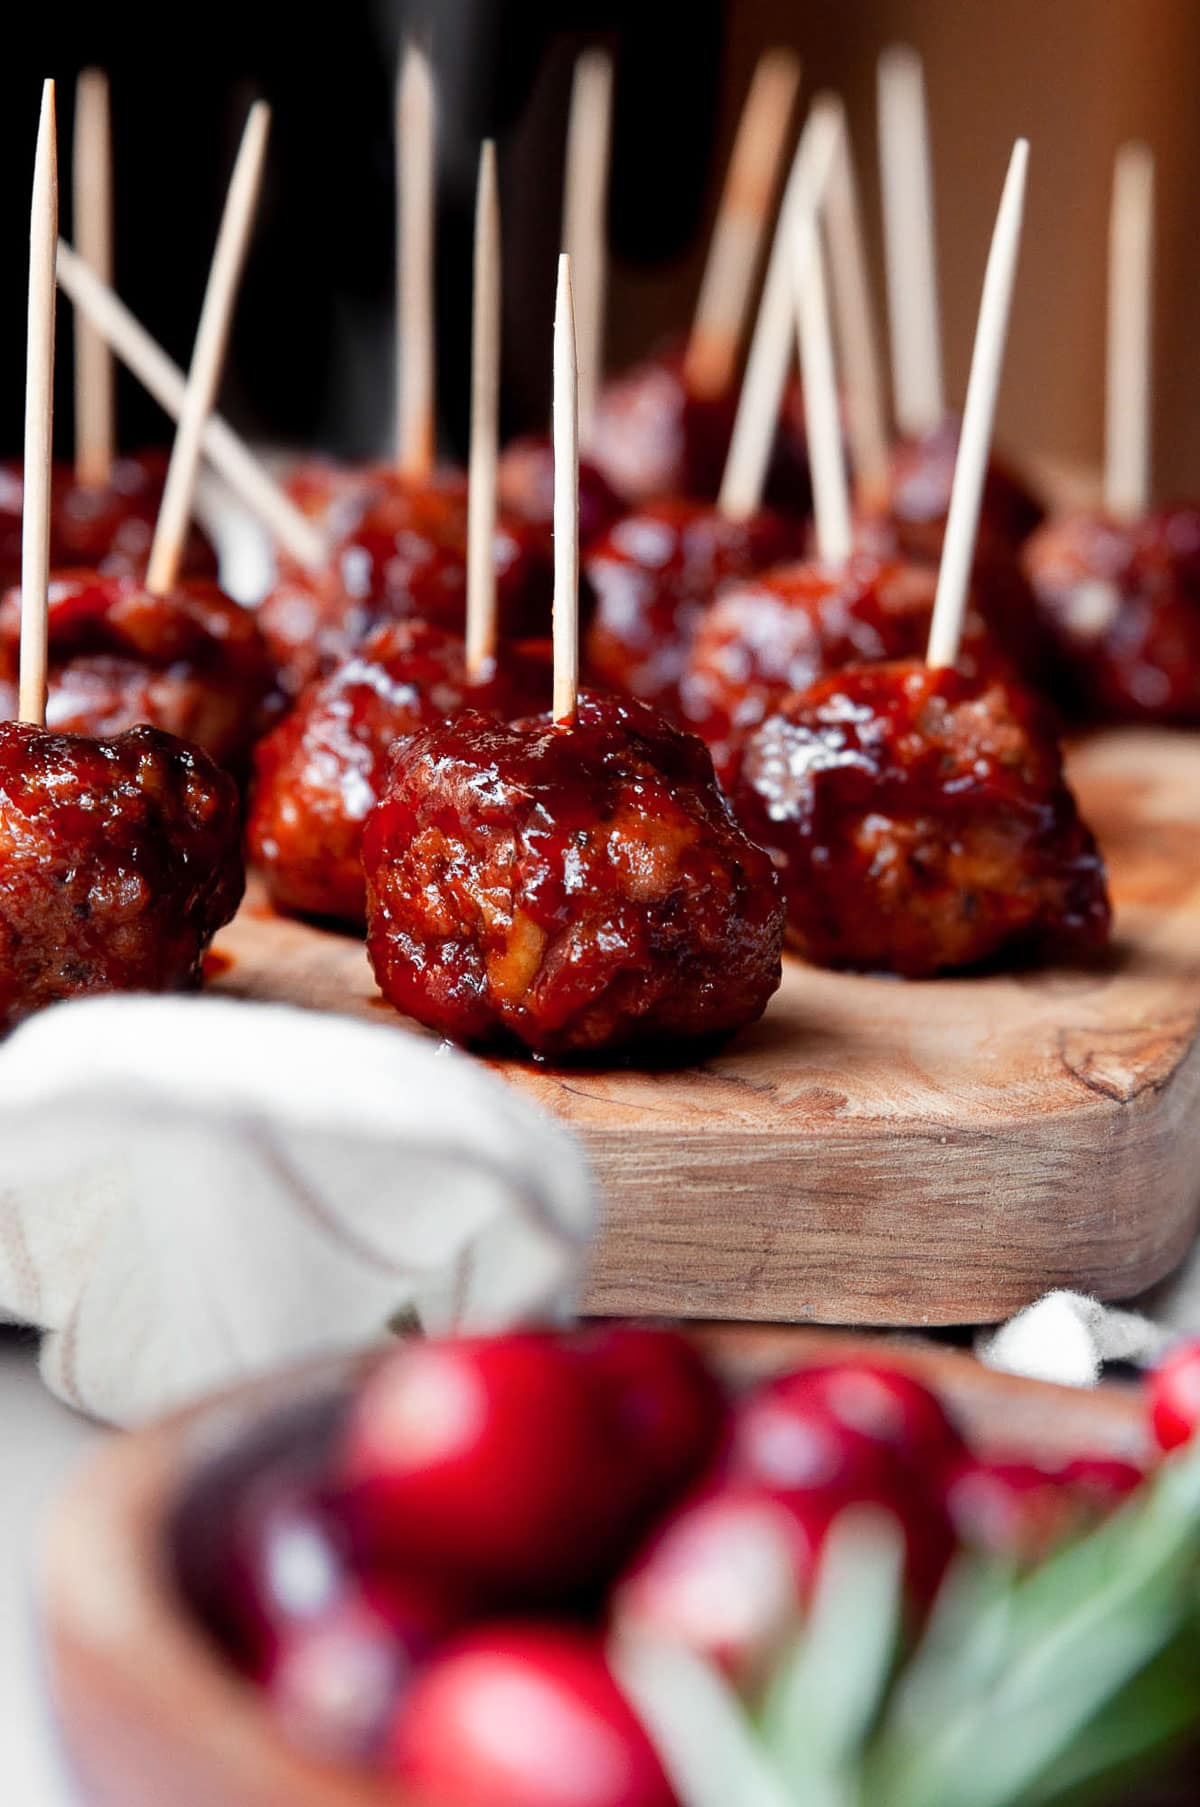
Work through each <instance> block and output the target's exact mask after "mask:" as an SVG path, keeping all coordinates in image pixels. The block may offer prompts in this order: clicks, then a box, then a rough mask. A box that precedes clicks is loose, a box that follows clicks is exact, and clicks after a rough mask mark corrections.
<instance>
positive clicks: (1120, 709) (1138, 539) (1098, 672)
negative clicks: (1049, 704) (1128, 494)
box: [1025, 507, 1200, 725]
mask: <svg viewBox="0 0 1200 1807" xmlns="http://www.w3.org/2000/svg"><path fill="white" fill-rule="evenodd" d="M1025 567H1026V571H1027V573H1028V576H1029V579H1030V582H1031V584H1032V586H1033V592H1034V595H1035V597H1036V600H1037V606H1038V609H1039V612H1040V614H1041V618H1042V621H1043V622H1044V623H1045V626H1046V628H1047V629H1048V631H1049V633H1050V635H1051V636H1052V638H1053V640H1054V644H1055V647H1056V649H1057V653H1058V658H1059V662H1060V665H1061V670H1062V683H1063V689H1064V692H1065V694H1066V697H1067V701H1068V705H1069V706H1070V707H1071V708H1072V709H1073V710H1074V711H1075V712H1077V713H1078V714H1079V715H1081V716H1084V717H1087V718H1091V719H1099V720H1107V721H1147V722H1178V723H1186V724H1192V725H1194V724H1196V723H1200V508H1190V507H1174V508H1163V509H1157V510H1155V511H1154V512H1153V513H1151V514H1149V515H1146V516H1143V517H1142V519H1140V520H1137V521H1133V522H1131V523H1129V524H1124V523H1120V522H1117V521H1114V520H1111V519H1109V518H1108V517H1106V516H1104V515H1100V514H1083V515H1072V516H1068V517H1067V518H1066V519H1063V520H1060V521H1052V522H1050V524H1049V525H1048V526H1046V527H1043V528H1042V529H1041V531H1040V532H1039V533H1037V534H1035V536H1034V538H1033V539H1032V540H1031V541H1030V542H1029V544H1028V546H1027V547H1026V559H1025Z"/></svg>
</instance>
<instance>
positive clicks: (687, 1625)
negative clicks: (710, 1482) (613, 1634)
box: [613, 1485, 834, 1683]
mask: <svg viewBox="0 0 1200 1807" xmlns="http://www.w3.org/2000/svg"><path fill="white" fill-rule="evenodd" d="M833 1516H834V1514H833V1511H832V1509H831V1506H830V1504H829V1502H828V1501H827V1500H824V1499H821V1498H819V1497H818V1496H816V1495H809V1496H804V1495H795V1494H792V1495H786V1494H779V1493H773V1492H770V1491H769V1490H768V1489H766V1488H762V1487H750V1486H742V1487H739V1486H736V1485H734V1486H732V1487H723V1488H721V1489H720V1490H719V1491H717V1492H715V1493H711V1494H708V1495H705V1496H703V1497H701V1498H700V1499H697V1500H694V1501H693V1502H692V1503H691V1504H690V1505H687V1506H684V1507H683V1508H682V1509H681V1510H680V1511H679V1512H677V1513H675V1514H674V1515H673V1516H672V1517H671V1518H669V1519H668V1520H667V1522H666V1524H665V1525H664V1526H663V1527H662V1529H661V1531H659V1532H658V1534H657V1535H656V1536H655V1537H654V1538H653V1540H652V1541H651V1543H650V1545H649V1547H648V1548H647V1549H646V1550H645V1551H644V1552H643V1554H642V1555H641V1556H640V1557H639V1559H638V1561H637V1562H636V1563H635V1564H634V1566H633V1567H632V1568H631V1569H630V1570H629V1572H628V1574H627V1575H626V1576H625V1578H624V1580H623V1581H621V1582H620V1583H619V1584H618V1587H617V1591H616V1594H615V1596H614V1602H613V1610H614V1613H615V1615H616V1618H617V1620H618V1621H619V1622H620V1623H621V1624H622V1625H628V1626H634V1627H637V1628H639V1629H642V1630H646V1631H650V1632H654V1633H656V1634H658V1635H660V1636H663V1637H666V1638H669V1639H673V1640H675V1641H678V1642H680V1643H683V1644H686V1645H687V1646H688V1648H689V1649H691V1650H694V1651H696V1652H697V1653H698V1654H700V1655H702V1656H705V1657H707V1658H708V1659H709V1660H710V1661H711V1662H715V1663H719V1664H720V1665H721V1667H722V1668H724V1669H725V1670H726V1671H727V1672H728V1673H729V1674H730V1675H731V1676H733V1677H734V1679H735V1680H737V1681H738V1682H742V1683H751V1682H753V1681H755V1680H757V1679H758V1677H759V1676H760V1674H761V1672H762V1669H763V1667H764V1665H765V1664H766V1663H767V1662H768V1661H769V1660H770V1658H771V1657H772V1656H773V1655H774V1654H775V1653H776V1651H777V1650H778V1648H779V1646H780V1644H781V1643H782V1641H783V1640H784V1639H785V1638H786V1637H787V1635H788V1633H789V1632H790V1631H791V1629H792V1628H793V1627H794V1625H795V1617H796V1613H797V1611H798V1610H799V1609H800V1607H801V1605H802V1604H803V1602H804V1600H805V1599H806V1597H807V1594H808V1589H809V1584H810V1582H811V1580H812V1576H813V1571H814V1569H815V1567H816V1561H817V1555H818V1553H819V1551H820V1547H821V1543H822V1540H823V1538H824V1536H825V1533H826V1531H827V1530H828V1528H829V1525H830V1522H831V1519H832V1517H833Z"/></svg>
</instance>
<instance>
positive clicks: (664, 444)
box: [588, 350, 812, 516]
mask: <svg viewBox="0 0 1200 1807" xmlns="http://www.w3.org/2000/svg"><path fill="white" fill-rule="evenodd" d="M736 414H737V393H736V391H734V390H729V391H724V392H722V393H720V394H717V395H701V394H698V393H697V392H696V391H695V390H693V389H692V388H690V387H689V385H688V382H687V378H686V376H685V374H684V359H683V352H682V350H668V351H667V352H666V353H664V354H663V355H661V356H659V357H652V358H646V359H644V360H643V362H642V363H640V364H635V365H634V366H633V368H632V369H630V370H627V371H626V372H625V373H624V375H622V376H619V377H615V378H613V380H612V381H611V382H608V383H606V384H605V385H604V387H603V388H602V389H601V391H600V394H599V395H598V397H597V399H596V418H595V420H594V422H593V424H592V433H591V438H590V439H589V442H588V453H589V456H590V458H591V459H592V461H593V462H594V463H595V464H596V465H597V466H598V467H599V469H600V471H601V473H602V475H603V476H604V477H605V478H607V480H608V482H609V484H610V485H611V486H612V488H613V489H614V490H615V492H616V493H617V495H618V496H620V497H622V498H623V500H624V501H626V502H627V503H629V504H630V505H631V506H633V507H638V506H640V505H641V504H643V503H646V502H653V501H657V500H658V499H659V498H660V497H662V496H690V497H692V498H693V499H695V500H697V501H701V502H711V501H712V500H713V499H714V498H715V496H716V494H717V491H718V490H719V489H720V487H721V478H722V476H723V475H724V471H725V461H726V458H727V457H728V455H729V444H730V440H731V439H732V437H733V423H734V419H735V417H736ZM765 500H766V502H767V503H768V505H769V506H771V507H773V508H777V509H779V510H780V512H781V513H785V514H796V515H802V516H806V515H807V514H808V513H809V512H810V509H811V507H812V486H811V482H810V477H809V469H808V442H807V435H806V430H805V422H804V403H803V399H802V396H801V391H800V386H799V384H798V383H795V382H792V383H790V384H789V385H788V387H787V389H786V391H785V393H784V397H783V402H782V405H781V407H780V415H779V425H778V428H777V431H776V435H775V440H774V444H773V446H772V449H771V457H770V463H769V468H768V471H767V477H766V491H765Z"/></svg>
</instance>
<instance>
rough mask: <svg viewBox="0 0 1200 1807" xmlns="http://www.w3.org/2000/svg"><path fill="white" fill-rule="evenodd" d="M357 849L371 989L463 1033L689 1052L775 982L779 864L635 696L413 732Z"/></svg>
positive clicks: (599, 1050)
mask: <svg viewBox="0 0 1200 1807" xmlns="http://www.w3.org/2000/svg"><path fill="white" fill-rule="evenodd" d="M363 864H364V867H365V870H366V875H367V948H368V952H369V953H370V956H371V964H372V966H373V967H374V969H375V977H376V979H377V980H378V982H379V986H380V989H381V990H382V992H383V994H384V996H385V997H387V998H389V999H390V1000H391V1002H392V1003H393V1004H395V1005H396V1007H397V1009H399V1010H402V1011H405V1012H407V1013H408V1014H409V1015H410V1016H414V1017H416V1018H417V1020H418V1021H419V1022H421V1023H424V1024H425V1025H426V1026H427V1027H429V1028H431V1029H436V1030H438V1031H439V1032H440V1033H442V1034H443V1035H447V1036H450V1037H452V1038H453V1039H454V1040H456V1041H460V1042H466V1043H472V1044H481V1043H482V1044H488V1043H492V1044H495V1043H499V1044H501V1045H508V1046H515V1047H517V1048H522V1049H526V1050H530V1051H532V1052H534V1053H535V1054H539V1055H544V1056H550V1057H554V1058H563V1057H569V1056H585V1057H593V1058H599V1057H602V1056H610V1055H642V1056H649V1055H651V1054H653V1055H655V1056H661V1055H662V1054H663V1053H664V1052H667V1053H669V1054H671V1055H673V1056H680V1055H689V1054H694V1053H695V1052H696V1049H697V1047H698V1046H704V1045H705V1044H707V1043H709V1042H711V1041H714V1040H715V1039H717V1038H719V1037H722V1036H725V1035H728V1034H729V1033H731V1032H732V1031H733V1030H735V1029H739V1028H741V1027H742V1026H743V1025H744V1024H746V1023H751V1022H753V1021H755V1019H756V1018H757V1017H759V1016H760V1015H761V1014H762V1011H763V1010H764V1008H765V1007H766V1003H767V1000H768V998H769V997H770V996H771V994H772V992H773V991H774V990H775V988H776V986H777V985H778V984H779V979H780V946H781V942H782V935H783V912H782V908H781V906H780V903H779V897H778V892H777V889H776V885H775V880H774V875H773V873H772V871H771V865H770V862H769V860H767V858H766V856H765V855H764V854H762V853H761V852H760V851H759V849H758V848H757V847H754V846H752V845H751V844H750V842H749V841H748V840H747V839H746V837H745V836H744V835H743V834H742V832H741V830H740V829H739V828H738V826H737V824H736V823H735V821H734V819H733V816H732V815H731V813H730V810H729V807H728V805H727V803H726V802H725V799H724V798H723V797H722V795H721V792H720V790H719V788H718V786H717V784H716V780H715V778H714V776H713V770H712V762H711V761H710V759H709V757H708V754H707V753H706V752H705V749H704V746H703V744H702V743H701V742H700V741H698V740H697V739H696V738H695V737H694V736H692V735H689V734H683V733H681V732H680V731H679V730H678V729H677V728H674V727H673V726H671V724H670V723H668V722H667V721H666V720H665V719H664V718H663V717H662V716H660V715H658V714H656V713H655V712H654V711H653V710H652V709H649V708H648V707H647V706H646V705H645V704H643V703H638V702H621V701H617V700H616V699H614V698H604V697H597V696H591V695H588V694H586V693H585V694H584V695H583V696H582V697H581V698H580V703H579V712H578V717H577V719H576V721H575V722H574V723H572V724H570V725H565V724H560V723H555V722H552V721H551V720H549V719H548V718H546V717H538V718H535V719H532V720H528V721H524V722H518V723H515V724H512V725H503V724H499V723H497V722H495V721H493V720H491V719H489V718H488V717H487V716H484V715H480V714H478V713H476V712H474V711H468V712H467V713H465V714H463V715H460V716H458V717H457V718H456V719H455V720H454V721H452V722H449V723H447V724H446V725H444V726H442V727H438V728H429V729H427V730H425V731H424V732H422V733H420V734H416V735H413V736H412V737H411V738H410V739H408V740H405V741H402V742H401V743H400V744H399V746H398V747H397V748H396V751H395V753H394V755H393V759H392V766H391V772H390V776H389V779H388V783H387V788H386V790H385V793H384V796H383V799H382V801H381V802H379V803H378V804H377V805H376V806H375V808H374V810H372V812H371V814H370V816H369V817H368V819H367V826H366V832H365V835H364V838H363Z"/></svg>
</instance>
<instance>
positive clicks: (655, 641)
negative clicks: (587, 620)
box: [584, 497, 804, 714]
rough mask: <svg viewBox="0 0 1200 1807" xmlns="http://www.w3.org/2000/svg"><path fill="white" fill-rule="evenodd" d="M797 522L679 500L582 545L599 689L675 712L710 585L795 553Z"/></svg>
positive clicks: (799, 541) (591, 656)
mask: <svg viewBox="0 0 1200 1807" xmlns="http://www.w3.org/2000/svg"><path fill="white" fill-rule="evenodd" d="M803 541H804V530H803V527H802V525H801V524H800V523H799V522H797V521H790V520H787V519H785V518H784V517H783V516H782V515H776V514H771V513H769V512H767V511H766V510H760V511H759V512H758V513H756V514H752V515H749V516H747V517H746V518H745V519H744V520H732V519H730V518H729V516H727V515H723V514H721V513H720V512H719V511H718V510H717V509H715V508H709V507H707V506H706V505H705V504H704V503H701V502H687V501H684V500H682V499H681V498H679V497H668V498H664V499H663V500H662V501H659V502H651V503H647V504H646V506H645V507H644V508H641V509H639V510H638V511H637V512H636V513H634V514H630V515H626V516H625V518H624V520H621V521H618V522H617V524H616V526H615V527H612V528H610V529H609V531H608V532H607V533H606V534H605V535H604V537H603V538H602V539H601V540H600V541H598V542H597V543H596V544H595V545H594V546H592V548H591V549H590V551H589V552H588V554H587V556H586V558H585V561H584V569H585V573H586V576H587V579H588V583H589V585H590V586H591V590H592V593H593V595H594V597H595V609H594V612H593V615H592V621H591V626H590V627H589V629H588V633H587V639H586V652H587V663H588V669H589V671H590V673H591V675H592V676H593V678H595V679H596V681H597V682H598V683H599V684H600V685H602V686H603V687H604V688H606V689H613V690H620V691H623V692H624V693H625V694H626V695H629V696H637V697H641V699H642V701H643V702H647V703H653V704H654V705H655V706H656V707H657V708H660V709H664V710H666V711H667V712H668V714H673V713H675V712H676V711H677V710H678V706H679V680H680V678H681V677H682V675H683V671H684V667H685V665H686V663H687V656H688V652H689V650H690V648H691V644H692V639H693V636H694V634H695V632H696V629H697V627H698V626H699V624H700V622H701V620H702V619H703V617H704V614H705V611H706V610H707V609H708V607H709V605H710V603H711V602H712V599H713V594H714V592H715V591H716V589H717V587H718V585H720V584H722V583H724V582H726V581H728V580H730V579H732V578H739V577H749V576H751V575H752V574H753V573H754V572H756V571H762V570H764V569H765V568H766V567H767V566H769V565H775V564H779V563H780V562H781V561H782V560H784V559H787V558H794V557H796V556H798V554H799V553H800V551H801V549H802V546H803Z"/></svg>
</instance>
